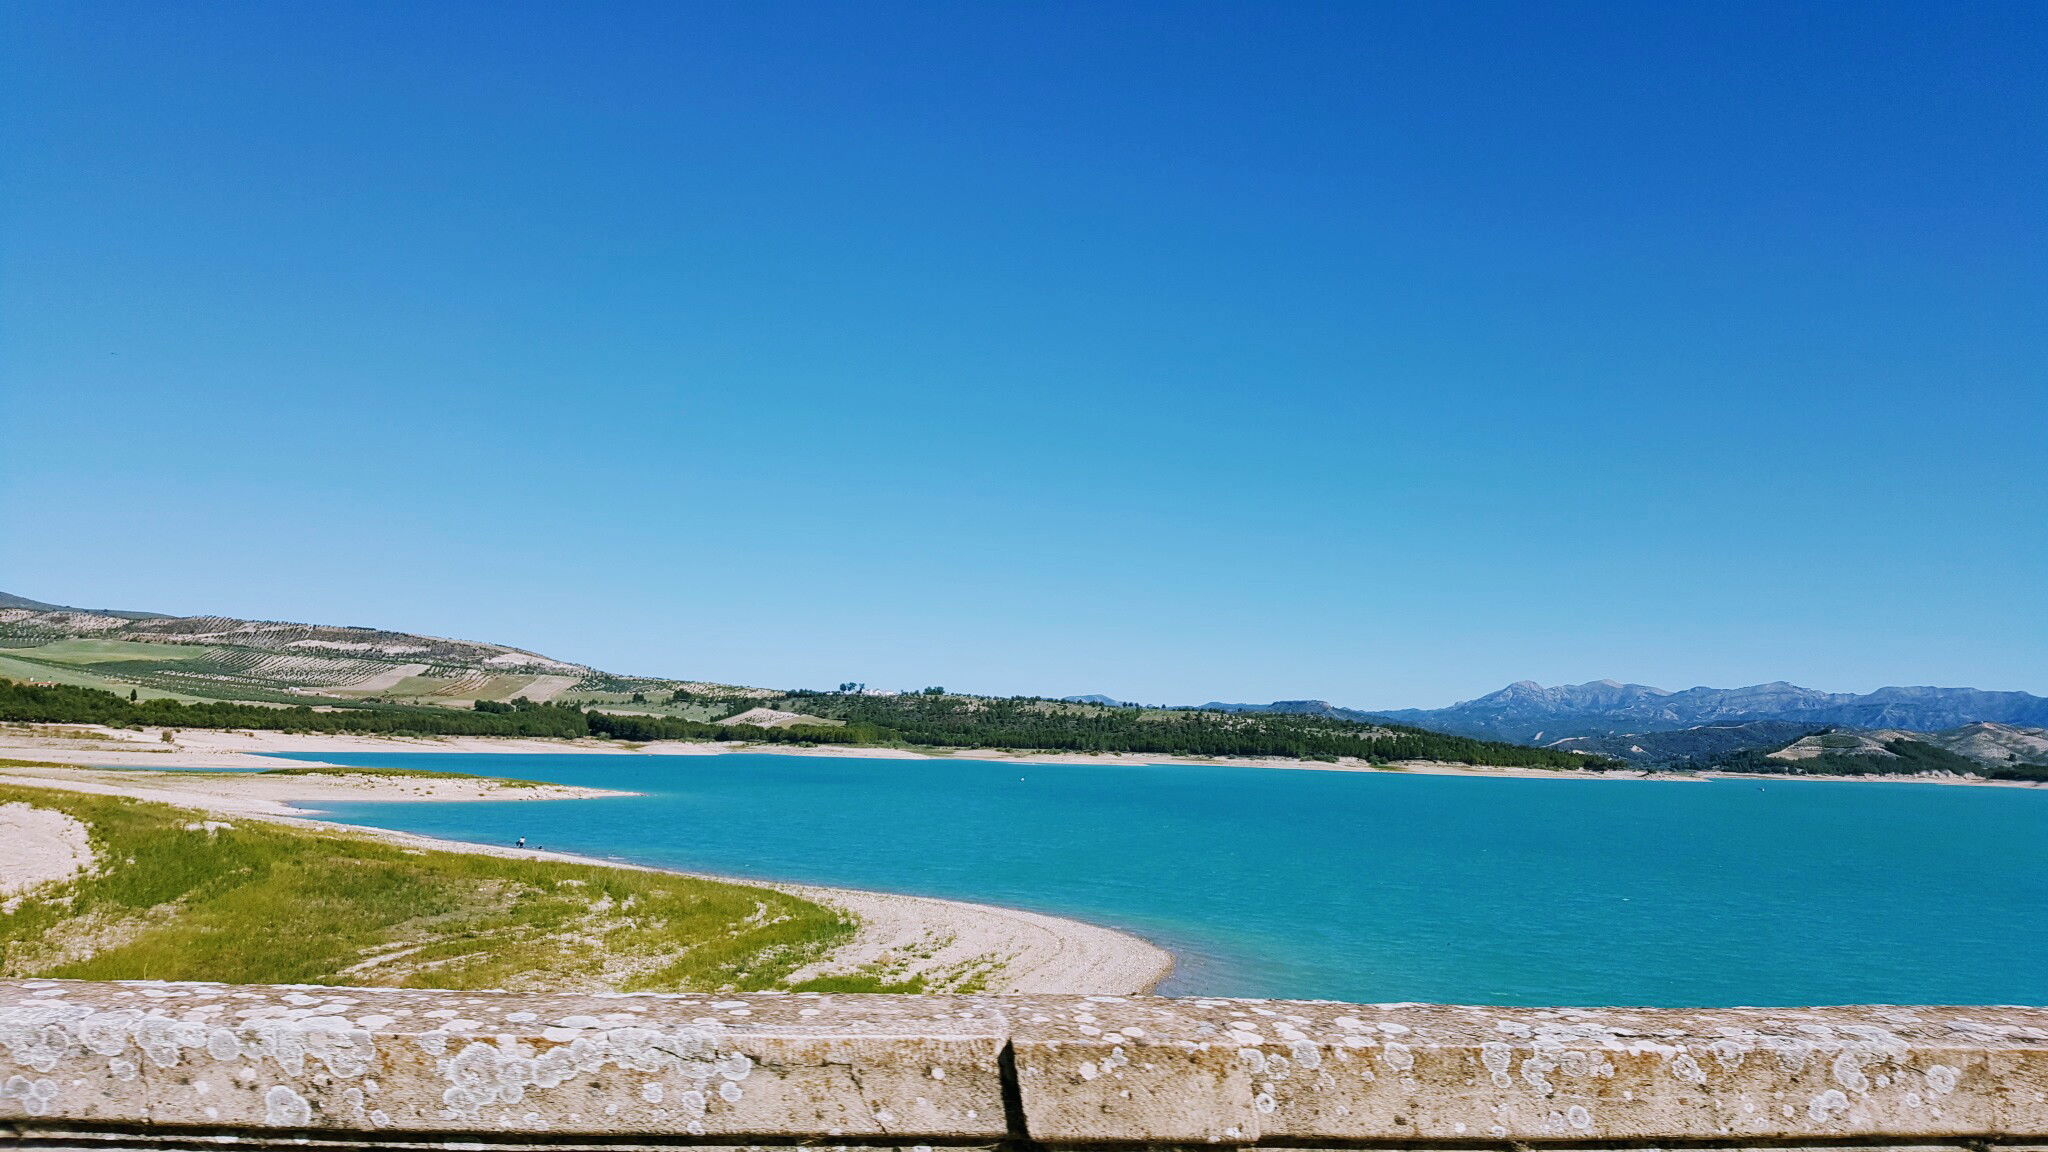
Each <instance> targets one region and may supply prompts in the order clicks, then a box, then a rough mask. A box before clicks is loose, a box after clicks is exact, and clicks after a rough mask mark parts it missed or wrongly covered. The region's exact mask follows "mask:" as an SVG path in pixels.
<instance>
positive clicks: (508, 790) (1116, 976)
mask: <svg viewBox="0 0 2048 1152" xmlns="http://www.w3.org/2000/svg"><path fill="white" fill-rule="evenodd" d="M86 742H87V743H93V741H90V740H88V741H86ZM29 754H33V755H36V756H37V757H38V758H39V759H50V758H52V757H50V756H49V755H47V754H46V753H45V752H44V751H42V750H41V749H37V750H35V751H33V752H30V751H29V750H26V749H22V748H20V747H18V746H13V745H10V746H9V747H8V748H7V749H6V750H5V751H4V752H0V755H4V756H14V755H29ZM137 755H139V753H138V754H137ZM236 755H239V756H240V757H241V758H242V759H241V760H240V761H239V762H238V763H237V764H236V765H235V766H249V764H250V763H251V762H253V764H254V765H256V766H262V767H274V766H275V762H274V761H263V760H257V759H255V757H253V756H251V755H250V754H249V753H247V752H240V753H237V754H236ZM200 759H202V760H203V759H204V756H203V755H202V757H200ZM102 762H103V763H104V762H105V761H102ZM167 762H168V761H167V759H166V758H165V757H164V756H162V755H157V756H154V757H153V758H152V759H151V760H150V761H149V763H150V764H151V765H152V766H153V767H157V768H162V767H163V766H164V765H165V764H166V763H167ZM177 763H179V764H180V765H184V764H186V763H188V761H187V759H186V758H185V757H183V756H179V757H177ZM192 766H193V767H218V766H223V765H221V764H219V763H217V762H213V761H207V762H205V763H201V764H194V765H192ZM0 784H11V785H20V786H26V787H38V788H60V789H65V790H69V791H76V792H91V793H96V794H99V795H109V796H126V797H131V798H134V799H142V800H154V801H158V802H161V803H166V804H175V805H178V806H180V807H184V808H190V809H193V810H195V811H198V812H203V813H205V814H207V815H208V816H210V817H215V818H226V819H260V820H271V821H277V822H280V823H287V824H301V825H314V824H317V825H319V826H322V827H337V825H331V824H326V823H324V822H322V821H318V820H316V819H313V817H314V815H315V814H316V813H317V810H318V806H319V805H320V804H322V803H338V802H342V801H349V802H358V801H391V802H406V801H451V800H452V801H461V800H484V799H488V800H550V799H565V798H572V797H578V796H603V795H624V793H617V792H607V791H604V790H602V789H594V788H569V787H563V786H558V785H539V786H519V787H507V786H504V785H501V784H499V783H497V782H495V781H491V780H487V779H476V780H464V779H439V778H432V777H427V778H421V777H388V776H342V777H337V776H328V775H321V776H253V775H242V776H234V777H229V776H208V775H205V774H202V773H192V772H188V771H147V770H135V769H118V770H103V769H93V768H82V767H75V766H70V765H55V764H40V765H39V764H6V765H0ZM14 809H20V810H21V813H20V814H19V815H20V817H21V818H20V820H19V821H18V822H17V823H18V824H19V825H20V827H22V828H24V829H32V830H33V831H34V832H35V835H32V836H31V835H22V836H19V837H16V836H13V835H11V834H10V829H12V828H13V827H14V826H15V825H13V824H9V823H7V822H6V820H5V817H6V816H7V814H8V813H9V812H12V811H13V810H14ZM53 818H54V819H53ZM66 823H70V824H75V823H76V822H75V821H70V820H69V818H68V817H64V816H63V815H61V814H60V813H56V812H53V811H51V810H49V809H41V808H33V807H28V806H24V805H18V804H17V805H9V806H4V807H0V840H5V841H6V844H5V845H4V846H0V893H4V892H6V891H7V890H8V889H7V885H8V883H9V882H11V881H15V880H17V879H18V881H19V883H20V886H23V887H26V886H28V885H31V884H36V883H42V882H46V881H48V880H51V879H61V878H63V877H65V876H68V875H70V874H71V873H72V872H74V871H76V870H77V869H78V868H79V867H84V866H88V863H81V862H80V861H81V858H80V857H79V855H78V852H79V850H80V846H81V845H82V844H83V841H82V830H80V831H79V832H78V833H76V834H72V833H69V832H67V831H66V830H65V829H64V828H63V827H62V825H64V824H66ZM347 827H348V828H349V829H350V830H351V831H356V832H360V833H362V834H364V835H369V836H375V837H378V838H380V839H384V840H388V841H391V842H394V843H401V844H404V845H407V846H409V847H417V848H436V849H443V850H446V851H451V852H473V853H483V854H487V855H497V856H523V857H530V858H535V859H550V860H566V861H574V862H578V863H584V864H593V865H597V866H599V867H608V868H625V867H637V866H636V865H629V864H622V863H620V862H618V861H613V860H598V859H594V858H590V857H583V856H574V855H570V854H567V853H559V852H543V851H534V850H528V849H521V848H514V847H509V846H494V845H478V844H469V843H464V842H460V841H453V840H440V839H434V838H431V837H425V836H415V835H412V834H410V833H405V832H396V831H390V830H387V829H378V828H362V827H359V826H355V825H349V826H347ZM85 850H86V851H87V852H88V853H89V848H87V849H85ZM17 857H19V859H17ZM83 859H84V860H85V861H87V862H89V859H90V857H89V855H87V856H86V857H84V858H83ZM650 870H651V871H652V870H655V869H650ZM680 874H682V875H702V874H701V873H680ZM705 878H707V879H715V880H726V881H730V882H732V883H738V884H752V885H759V886H761V887H769V888H776V889H780V890H782V891H785V892H789V893H792V894H794V895H797V896H801V897H803V898H805V899H808V900H814V901H817V902H819V903H822V904H827V905H830V906H833V907H836V908H838V909H840V910H842V911H844V912H846V913H849V914H850V915H852V917H853V918H854V919H855V920H856V921H857V922H858V923H859V925H860V929H859V932H858V934H857V935H856V936H855V938H854V939H853V940H852V941H851V942H850V943H849V944H847V945H845V946H844V947H842V948H841V949H839V950H838V951H837V952H836V953H835V954H834V955H832V956H831V957H828V958H827V959H826V960H824V961H822V962H820V963H818V964H815V965H812V966H811V967H810V968H808V969H805V970H804V971H802V972H801V973H799V974H798V976H799V978H808V977H811V976H819V975H826V974H830V973H836V972H851V971H853V970H855V969H858V968H860V967H862V966H863V965H866V964H869V963H871V962H876V961H880V962H883V963H885V964H888V965H890V966H892V967H893V968H894V969H895V970H896V971H898V972H900V973H902V974H905V975H939V974H944V973H951V972H957V971H960V970H962V969H965V968H970V967H971V968H973V969H975V970H977V971H981V972H984V973H986V977H985V981H984V986H985V987H986V989H987V990H988V991H991V992H1066V993H1081V994H1099V995H1127V994H1133V993H1141V992H1147V991H1150V990H1151V989H1152V988H1153V987H1155V986H1156V985H1157V984H1158V983H1159V982H1160V981H1161V980H1163V979H1165V978H1166V975H1167V973H1168V972H1170V971H1171V970H1172V967H1173V957H1172V955H1171V954H1170V953H1168V952H1166V951H1165V950H1164V949H1161V948H1159V947H1157V946H1155V945H1153V944H1151V943H1149V942H1147V941H1145V940H1141V939H1139V938H1138V937H1135V936H1131V935H1129V934H1127V933H1123V932H1118V931H1115V930H1113V929H1109V928H1103V927H1101V926H1099V925H1094V924H1086V923H1082V922H1080V921H1077V920H1068V919H1064V918H1061V917H1057V916H1046V915H1041V914H1039V913H1035V912H1025V911H1021V910H1018V909H1013V908H1000V907H995V906H992V905H984V904H970V903H964V902H961V901H955V900H940V899H933V898H929V897H922V896H904V895H897V894H892V893H883V892H866V891H860V890H855V889H848V888H827V887H818V886H813V885H802V884H772V883H764V882H762V881H758V880H747V879H738V878H734V877H726V876H706V877H705Z"/></svg>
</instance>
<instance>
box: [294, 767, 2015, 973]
mask: <svg viewBox="0 0 2048 1152" xmlns="http://www.w3.org/2000/svg"><path fill="white" fill-rule="evenodd" d="M301 758H302V759H315V758H316V757H310V756H309V757H301ZM317 759H324V760H328V761H336V762H345V763H349V764H355V765H363V766H372V767H417V768H436V769H445V770H453V771H462V772H475V773H481V774H488V775H500V776H514V777H520V778H524V779H534V780H547V781H553V782H559V783H564V784H584V785H596V786H602V787H609V788H623V789H631V790H634V791H638V792H644V793H646V795H643V796H633V797H622V798H614V799H600V800H572V801H559V802H549V803H534V802H525V803H518V802H514V803H464V804H355V805H347V806H343V807H339V808H334V809H330V811H331V812H332V815H333V816H334V817H335V818H337V819H340V820H344V821H349V822H354V823H361V824H372V825H377V826H380V827H388V828H400V829H405V830H407V831H412V832H420V833H426V834H429V835H434V836H443V837H448V838H451V839H458V840H471V841H482V842H493V843H509V842H510V841H512V840H513V839H514V838H516V837H519V836H525V837H526V838H527V841H528V843H529V844H537V845H540V846H543V847H547V848H553V849H559V850H563V851H572V852H581V853H588V854H591V855H596V856H610V857H616V858H619V859H622V860H631V861H635V862H639V863H644V864H655V865H667V866H671V867H679V868H691V869H700V870H705V871H712V872H720V873H726V874H730V875H736V876H753V877H763V878H772V879H783V880H800V881H809V882H813V883H821V884H837V885H844V886H850V887H858V888H874V889H883V890H888V891H896V892H908V893H914V894H918V895H931V896H950V897H956V898H960V899H966V900H980V901H986V902H991V903H998V904H1008V905H1012V906H1015V907H1020V908H1031V909H1036V910H1039V911H1044V912H1052V913H1059V914H1064V915H1069V916H1076V917H1080V918H1083V919H1087V920H1092V921H1095V922H1097V923H1101V924H1108V925H1112V926H1115V927H1120V928H1126V929H1129V930H1132V931H1135V932H1137V933H1140V934H1142V935H1144V936H1147V937H1149V938H1151V939H1153V940H1156V941H1158V942H1159V943H1161V944H1163V945H1165V946H1166V947H1168V948H1170V949H1172V950H1173V952H1174V953H1175V955H1176V956H1177V957H1178V958H1179V961H1180V964H1179V968H1178V970H1177V971H1176V973H1175V974H1174V976H1173V978H1172V979H1171V981H1170V982H1169V983H1168V984H1167V985H1166V986H1165V987H1164V988H1163V989H1162V991H1165V992H1168V993H1202V994H1224V995H1238V996H1291V997H1327V998H1333V999H1344V1000H1365V1001H1383V1000H1424V1001H1451V1002H1463V1003H1496V1004H1583V1003H1599V1004H1649V1005H1665V1006H1704V1005H1733V1004H1765V1005H1769V1004H1826V1003H1881V1002H1894V1003H1897V1002H1905V1003H1958V1004H1971V1003H2030V1004H2042V1003H2048V790H2032V789H2013V788H1955V787H1943V786H1939V785H1926V784H1835V783H1814V782H1808V783H1800V782H1796V781H1785V782H1775V781H1773V782H1757V781H1733V780H1725V781H1714V782H1710V783H1674V782H1662V781H1607V780H1516V779H1481V778H1469V777H1449V776H1415V775H1401V774H1391V773H1371V774H1366V773H1340V772H1293V771H1275V770H1272V769H1260V768H1237V767H1199V766H1189V765H1178V764H1176V765H1158V766H1144V767H1133V766H1121V765H1119V766H1112V765H1052V764H1029V765H1024V764H1005V763H994V762H987V761H973V760H870V759H853V758H845V759H840V758H827V757H808V756H777V755H726V756H703V757H691V756H624V755H619V756H590V755H583V756H574V755H568V756H556V755H512V756H495V755H451V754H439V753H429V754H408V755H354V754H349V755H337V754H330V753H322V754H320V756H318V757H317Z"/></svg>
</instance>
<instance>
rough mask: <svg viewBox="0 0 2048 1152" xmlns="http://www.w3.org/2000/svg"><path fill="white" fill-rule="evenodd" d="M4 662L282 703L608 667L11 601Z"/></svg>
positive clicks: (499, 682)
mask: <svg viewBox="0 0 2048 1152" xmlns="http://www.w3.org/2000/svg"><path fill="white" fill-rule="evenodd" d="M17 599H18V598H17ZM0 662H4V664H5V666H4V667H0V675H10V676H16V677H19V678H24V679H44V680H49V681H51V682H55V683H83V684H87V685H90V686H99V687H106V688H109V689H112V690H114V691H119V692H123V693H125V692H127V691H128V690H129V689H130V688H138V689H141V690H144V691H146V692H148V693H149V694H151V695H166V694H168V695H178V696H185V697H190V698H204V699H237V700H265V701H271V702H275V703H292V702H299V701H303V700H306V699H307V698H332V699H340V700H347V699H360V698H363V697H368V696H377V697H380V698H384V699H394V700H409V701H419V702H423V703H444V704H458V705H461V704H467V703H468V702H470V701H472V700H478V699H484V700H507V699H511V698H512V697H514V696H527V697H530V698H533V699H539V700H545V699H553V698H555V697H558V696H560V695H562V694H563V693H565V692H568V691H570V690H572V689H574V688H575V687H577V686H578V685H580V684H584V683H585V682H586V681H589V680H591V679H592V678H594V677H598V676H599V674H598V673H596V672H595V670H594V669H591V668H589V667H586V666H584V665H581V664H573V663H570V662H568V661H565V660H555V659H552V658H550V657H547V656H542V655H540V654H538V653H534V652H527V651H524V650H522V649H518V648H511V647H507V646H505V645H502V644H483V643H478V642H475V641H469V640H451V639H447V638H444V637H439V636H420V635H414V634H412V633H406V632H390V631H385V630H383V629H376V628H354V627H336V626H332V625H320V624H297V623H288V622H282V621H268V620H238V619H233V618H229V617H221V616H185V617H179V616H153V617H142V618H134V617H130V616H116V615H109V614H105V613H100V612H86V611H79V610H74V609H59V610H44V609H42V608H39V607H5V608H0ZM605 679H607V680H609V679H610V678H605Z"/></svg>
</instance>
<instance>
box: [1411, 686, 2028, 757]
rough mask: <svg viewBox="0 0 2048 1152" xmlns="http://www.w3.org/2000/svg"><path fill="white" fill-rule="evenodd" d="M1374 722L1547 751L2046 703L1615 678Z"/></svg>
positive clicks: (2016, 720) (2014, 710) (1946, 716)
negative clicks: (1658, 736) (1636, 737)
mask: <svg viewBox="0 0 2048 1152" xmlns="http://www.w3.org/2000/svg"><path fill="white" fill-rule="evenodd" d="M1376 715H1379V716H1384V717H1386V718H1387V719H1389V720H1395V721H1399V722H1401V723H1404V724H1415V725H1419V726H1421V727H1426V728H1434V729H1437V730H1439V731H1443V732H1456V733H1459V734H1461V735H1467V736H1484V737H1487V738H1488V739H1493V740H1512V741H1515V742H1516V743H1520V744H1548V743H1552V742H1554V741H1557V740H1561V739H1564V738H1567V737H1574V736H1609V735H1616V734H1623V733H1642V732H1672V731H1677V730H1679V729H1685V728H1694V727H1699V726H1702V725H1740V724H1754V723H1757V722H1759V721H1782V722H1786V723H1792V724H1803V725H1806V726H1808V727H1809V728H1819V727H1823V726H1835V727H1842V728H1896V729H1903V730H1905V731H1909V732H1938V731H1942V730H1945V729H1949V728H1957V727H1961V726H1962V725H1965V724H1974V723H1977V722H1979V721H1992V722H1994V723H1999V724H2014V725H2022V726H2034V727H2039V726H2043V725H2048V698H2043V697H2040V696H2035V695H2033V694H2031V693H2027V692H1985V691H1981V690H1979V689H1976V688H1926V687H1911V688H1879V689H1878V690H1876V691H1875V692H1866V693H1862V694H1860V695H1859V694H1857V693H1853V692H1821V691H1817V690H1815V689H1812V688H1801V687H1800V686H1798V685H1797V684H1787V683H1785V682H1784V681H1782V680H1781V681H1777V682H1774V683H1770V684H1753V685H1751V686H1749V687H1747V688H1687V689H1685V690H1684V691H1682V692H1672V691H1668V690H1666V689H1663V688H1652V687H1650V686H1648V685H1646V684H1622V683H1619V682H1617V681H1614V680H1594V681H1591V682H1589V683H1585V684H1561V685H1557V686H1555V687H1549V688H1546V687H1544V686H1543V685H1541V684H1537V683H1535V682H1533V681H1529V680H1523V681H1519V682H1517V683H1514V684H1510V685H1508V686H1507V687H1505V688H1503V689H1501V690H1500V691H1498V692H1491V693H1488V694H1487V695H1485V696H1481V697H1479V698H1478V699H1476V700H1467V701H1464V702H1463V703H1459V704H1453V705H1451V706H1450V707H1448V708H1404V709H1398V710H1394V711H1386V712H1379V713H1376Z"/></svg>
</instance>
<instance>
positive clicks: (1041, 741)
mask: <svg viewBox="0 0 2048 1152" xmlns="http://www.w3.org/2000/svg"><path fill="white" fill-rule="evenodd" d="M805 704H806V707H808V708H811V709H812V710H813V711H814V712H817V713H820V714H821V718H824V719H832V720H835V721H838V723H835V724H832V725H822V724H798V725H795V726H792V727H787V728H758V727H754V726H752V725H732V724H722V723H718V722H715V721H711V722H706V721H698V720H686V719H680V718H676V717H667V716H642V715H618V714H613V713H608V712H600V711H596V710H594V709H589V710H587V709H583V708H579V707H577V706H574V705H563V704H538V703H534V702H531V701H526V700H519V701H514V702H512V703H509V704H498V703H492V702H489V701H484V702H480V703H479V704H478V705H477V706H476V707H475V708H473V709H469V710H461V709H452V708H437V707H431V706H403V705H374V706H365V707H353V708H326V709H314V708H310V707H299V708H278V707H270V706H265V705H259V704H244V703H235V702H228V701H217V702H209V703H193V704H181V703H177V702H175V701H170V700H163V699H155V700H132V699H125V698H123V697H121V696H118V695H115V694H114V693H111V692H104V691H100V690H98V689H94V688H79V687H71V686H68V685H41V684H24V683H22V682H20V681H16V680H8V679H4V678H0V720H8V721H18V722H29V723H43V724H104V725H108V726H110V727H139V726H147V727H162V728H253V729H263V730H269V731H284V732H312V733H341V732H350V733H364V734H373V735H423V736H532V737H552V738H575V737H598V738H602V739H614V740H630V741H647V740H746V741H750V742H761V743H786V744H868V745H876V744H879V745H908V746H915V747H944V748H1002V749H1014V750H1044V751H1061V752H1129V753H1137V754H1141V755H1192V756H1279V757H1296V758H1303V759H1324V760H1333V759H1336V758H1338V757H1357V758H1360V759H1365V760H1370V761H1374V762H1377V763H1386V762H1389V761H1397V760H1439V761H1448V762H1452V763H1461V764H1482V765H1495V766H1506V767H1530V768H1586V767H1613V766H1617V765H1616V762H1614V761H1610V760H1604V759H1600V758H1597V757H1589V756H1581V755H1576V754H1572V753H1565V752H1556V751H1551V750H1547V749H1541V748H1526V747H1522V746H1520V745H1514V744H1497V743H1492V742H1490V741H1484V740H1472V739H1468V738H1466V737H1462V736H1447V735H1443V734H1442V733H1436V732H1428V731H1424V730H1422V729H1412V728H1404V727H1401V726H1394V725H1390V726H1370V725H1362V724H1354V723H1350V722H1344V721H1329V720H1324V719H1321V718H1315V717H1304V716H1291V715H1278V714H1274V715H1245V714H1229V713H1210V712H1178V713H1170V714H1166V715H1164V716H1163V717H1162V716H1161V715H1160V714H1157V713H1152V714H1142V713H1139V712H1137V711H1136V710H1133V709H1076V708H1064V707H1059V706H1056V705H1050V704H1049V703H1048V702H1045V701H1039V700H1033V699H1021V698H1020V699H1014V700H1001V699H988V698H982V697H953V696H933V695H918V696H904V697H839V698H833V699H821V698H814V699H809V700H806V701H805Z"/></svg>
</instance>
